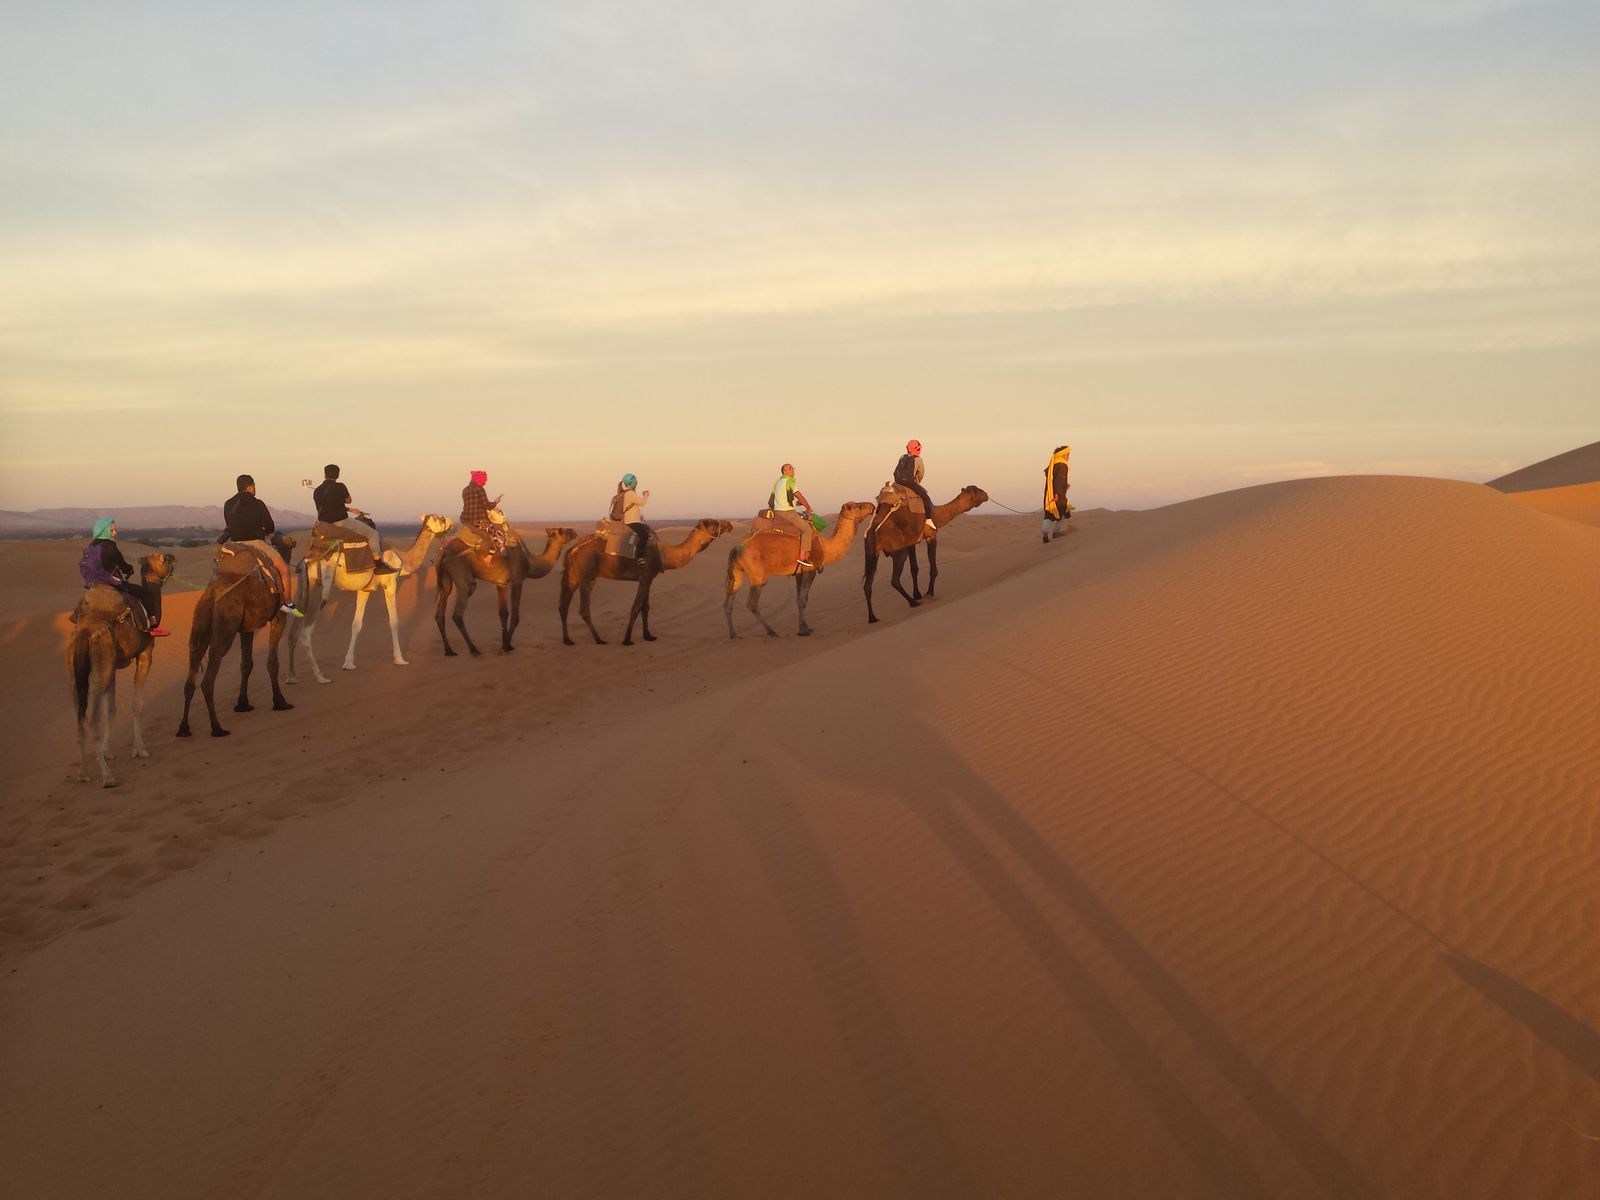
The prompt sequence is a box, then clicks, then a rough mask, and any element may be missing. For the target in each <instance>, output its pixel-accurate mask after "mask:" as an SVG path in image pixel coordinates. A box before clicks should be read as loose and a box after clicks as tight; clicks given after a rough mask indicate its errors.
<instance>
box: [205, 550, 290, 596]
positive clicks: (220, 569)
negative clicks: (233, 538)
mask: <svg viewBox="0 0 1600 1200" xmlns="http://www.w3.org/2000/svg"><path fill="white" fill-rule="evenodd" d="M213 570H214V571H215V572H216V574H217V576H218V577H220V578H222V579H234V580H238V579H243V578H244V577H245V576H247V575H249V574H250V573H251V572H252V571H260V572H261V578H262V579H264V580H266V583H267V586H268V587H269V588H271V589H272V594H273V595H274V596H277V597H279V598H280V599H281V598H282V594H283V588H282V587H281V586H280V584H279V580H278V564H277V563H276V562H275V561H274V560H273V557H272V556H271V555H270V552H269V551H265V550H262V549H261V548H260V547H259V546H252V545H250V544H249V543H248V542H224V543H223V544H222V545H220V546H218V547H217V552H216V566H215V567H214V568H213Z"/></svg>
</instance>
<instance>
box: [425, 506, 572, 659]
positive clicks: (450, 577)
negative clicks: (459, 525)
mask: <svg viewBox="0 0 1600 1200" xmlns="http://www.w3.org/2000/svg"><path fill="white" fill-rule="evenodd" d="M577 536H578V531H577V530H576V529H565V528H558V527H556V526H554V525H552V526H551V527H550V528H548V529H546V530H545V531H544V537H545V543H544V549H543V550H541V551H540V552H539V553H538V554H534V553H532V552H531V551H530V550H529V549H528V543H527V542H524V541H518V542H517V543H516V544H514V545H511V546H507V547H506V549H505V553H504V554H493V555H491V554H480V553H477V552H476V551H474V550H472V549H470V548H469V547H467V546H465V545H462V544H460V543H458V542H451V543H450V544H449V545H447V546H446V547H445V551H444V554H443V556H442V557H441V558H440V559H439V565H438V566H437V567H435V568H434V579H435V580H436V582H437V584H438V589H439V591H438V599H437V601H436V602H435V604H434V610H433V616H434V620H435V621H437V622H438V624H439V639H440V640H441V641H442V642H444V653H445V657H446V658H454V657H455V654H456V652H455V650H454V649H452V648H451V646H450V638H449V636H448V635H447V634H446V633H445V628H444V609H445V605H446V604H448V603H449V601H450V593H451V592H452V591H454V592H455V594H456V605H455V610H454V612H453V613H452V614H451V615H452V617H453V619H454V620H455V623H456V628H457V629H459V630H460V631H461V636H462V638H463V639H464V640H465V641H466V643H467V650H468V652H469V653H470V654H471V655H472V656H473V657H474V658H477V657H478V656H479V651H478V648H477V647H476V646H474V645H473V644H472V637H471V635H469V634H468V633H467V623H466V621H465V620H464V619H463V617H464V615H465V613H466V611H467V597H469V596H471V595H472V592H473V589H474V588H476V587H477V585H478V580H480V579H481V580H483V581H484V582H485V583H490V584H493V585H494V589H495V592H496V593H497V594H498V596H499V597H500V653H502V654H510V653H511V651H512V649H513V647H512V645H511V635H512V634H514V633H516V631H517V626H518V625H520V624H521V623H522V585H523V584H524V583H525V582H527V581H528V580H530V579H543V578H544V577H545V576H546V575H548V574H550V572H551V571H552V570H553V569H554V568H555V565H556V560H557V559H558V558H560V557H561V550H562V548H563V547H564V546H566V545H567V544H568V543H569V542H571V541H573V540H574V539H576V538H577ZM508 595H509V600H510V603H509V605H508V604H507V598H508Z"/></svg>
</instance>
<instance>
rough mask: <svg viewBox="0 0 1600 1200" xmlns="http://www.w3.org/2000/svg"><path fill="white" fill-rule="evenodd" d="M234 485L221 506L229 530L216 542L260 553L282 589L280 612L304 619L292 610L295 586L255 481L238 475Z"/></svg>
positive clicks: (246, 476)
mask: <svg viewBox="0 0 1600 1200" xmlns="http://www.w3.org/2000/svg"><path fill="white" fill-rule="evenodd" d="M234 482H235V486H237V487H238V489H239V490H238V492H237V493H235V494H234V495H232V496H230V497H229V498H228V500H227V501H226V502H225V503H224V504H223V506H222V520H223V523H224V524H225V525H227V527H228V529H227V532H226V533H224V534H223V535H222V536H221V537H219V538H218V539H217V541H219V542H239V543H241V544H243V545H246V546H252V547H254V548H255V549H257V550H260V551H263V552H264V553H265V554H266V556H267V561H268V562H270V563H271V564H272V565H273V567H275V568H276V569H277V572H278V581H279V582H280V583H281V584H282V585H283V592H282V597H283V604H282V609H283V611H284V612H286V613H288V614H289V615H290V616H292V617H303V616H305V613H303V612H301V611H300V610H299V609H298V608H296V607H295V606H294V602H293V601H294V584H293V583H291V582H290V580H289V564H288V563H287V562H285V561H284V557H283V555H282V554H281V553H279V551H278V547H277V546H275V545H273V543H272V541H271V538H272V535H273V534H275V533H276V532H277V531H278V527H277V525H276V524H275V523H274V522H273V520H272V513H271V512H269V511H268V510H267V506H266V505H265V504H263V503H262V502H261V501H260V500H258V499H257V498H256V481H255V480H254V479H252V478H251V477H250V476H248V475H241V476H239V478H238V479H237V480H235V481H234Z"/></svg>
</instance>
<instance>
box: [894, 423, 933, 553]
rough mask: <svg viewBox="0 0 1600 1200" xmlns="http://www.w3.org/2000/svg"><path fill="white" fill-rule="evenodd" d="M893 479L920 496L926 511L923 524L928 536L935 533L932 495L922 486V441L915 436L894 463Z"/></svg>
mask: <svg viewBox="0 0 1600 1200" xmlns="http://www.w3.org/2000/svg"><path fill="white" fill-rule="evenodd" d="M894 481H895V482H896V483H898V484H900V485H901V486H902V487H907V488H910V489H911V490H912V491H913V492H915V493H916V494H917V495H919V496H921V497H922V505H923V511H924V512H925V513H927V518H926V519H925V520H924V521H923V524H924V525H926V526H927V528H928V536H929V537H933V536H934V535H935V534H937V533H938V532H939V527H938V526H937V525H935V524H934V523H933V497H932V496H930V495H928V489H927V488H925V487H923V486H922V443H921V442H919V441H917V439H916V438H912V439H911V440H910V441H909V442H907V443H906V452H905V453H904V454H902V455H901V456H900V461H899V462H897V463H896V464H895V467H894Z"/></svg>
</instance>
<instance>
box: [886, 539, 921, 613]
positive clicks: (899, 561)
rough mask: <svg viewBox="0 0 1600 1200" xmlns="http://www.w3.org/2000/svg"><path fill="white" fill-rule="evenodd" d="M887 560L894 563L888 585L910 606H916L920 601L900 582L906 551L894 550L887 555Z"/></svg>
mask: <svg viewBox="0 0 1600 1200" xmlns="http://www.w3.org/2000/svg"><path fill="white" fill-rule="evenodd" d="M889 560H890V561H891V562H892V563H893V564H894V570H893V572H892V573H891V574H890V576H889V586H890V587H892V588H894V590H895V591H897V592H899V593H900V594H901V595H902V596H904V597H905V598H906V603H907V604H909V605H911V607H912V608H916V607H917V605H919V604H921V603H922V601H921V600H919V599H917V598H915V597H913V596H912V595H911V593H910V592H908V591H906V589H905V585H904V584H902V583H901V582H900V574H901V572H902V571H904V570H905V565H906V551H904V550H896V551H895V552H894V553H893V554H891V555H890V556H889Z"/></svg>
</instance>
